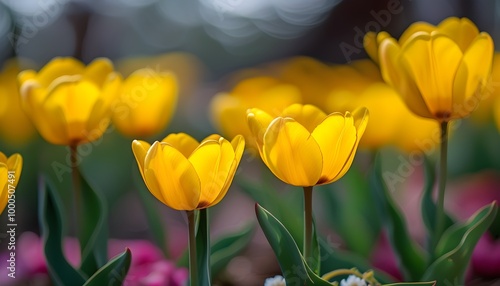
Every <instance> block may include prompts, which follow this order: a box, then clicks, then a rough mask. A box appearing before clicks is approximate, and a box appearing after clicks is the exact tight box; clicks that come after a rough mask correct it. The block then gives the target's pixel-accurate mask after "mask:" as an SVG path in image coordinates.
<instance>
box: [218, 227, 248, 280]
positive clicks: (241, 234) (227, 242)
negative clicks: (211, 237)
mask: <svg viewBox="0 0 500 286" xmlns="http://www.w3.org/2000/svg"><path fill="white" fill-rule="evenodd" d="M254 228H255V226H254V224H249V225H247V226H246V227H244V228H243V229H242V230H240V231H237V232H233V233H230V234H228V235H226V236H224V237H222V238H220V239H219V240H217V241H216V242H215V243H214V244H213V245H212V247H211V253H212V255H211V257H210V264H211V269H212V275H213V277H217V275H218V274H219V273H220V272H221V271H222V270H223V269H224V268H225V267H226V266H227V264H228V263H229V262H230V261H231V259H233V258H234V257H235V256H236V255H238V253H240V252H241V251H242V250H243V249H244V248H245V247H246V246H247V245H248V243H249V242H250V240H251V238H252V234H253V230H254Z"/></svg>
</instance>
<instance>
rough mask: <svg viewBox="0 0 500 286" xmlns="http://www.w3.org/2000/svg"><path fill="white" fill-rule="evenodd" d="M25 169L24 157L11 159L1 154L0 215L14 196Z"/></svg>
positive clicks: (18, 156) (12, 156)
mask: <svg viewBox="0 0 500 286" xmlns="http://www.w3.org/2000/svg"><path fill="white" fill-rule="evenodd" d="M22 168H23V157H21V155H19V154H17V153H16V154H13V155H11V156H10V157H9V158H7V156H5V154H4V153H2V152H0V214H1V213H2V212H3V211H4V209H5V206H7V202H8V201H9V198H10V197H11V196H12V195H13V194H14V192H15V189H16V187H17V183H18V182H19V177H20V176H21V171H22Z"/></svg>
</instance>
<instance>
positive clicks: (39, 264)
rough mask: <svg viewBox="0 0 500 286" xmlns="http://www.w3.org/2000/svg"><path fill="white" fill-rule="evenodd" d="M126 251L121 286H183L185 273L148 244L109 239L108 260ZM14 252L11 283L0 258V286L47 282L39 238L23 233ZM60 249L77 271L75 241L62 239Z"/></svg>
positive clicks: (186, 278)
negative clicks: (127, 260)
mask: <svg viewBox="0 0 500 286" xmlns="http://www.w3.org/2000/svg"><path fill="white" fill-rule="evenodd" d="M126 247H128V248H129V249H130V251H131V253H132V261H131V265H130V270H129V272H128V274H127V277H126V278H125V281H124V282H123V285H124V286H183V285H185V284H186V282H187V280H188V271H187V269H185V268H177V267H176V266H175V264H174V263H173V262H171V261H168V260H166V259H164V258H163V255H162V253H161V251H160V250H159V249H158V248H157V247H156V246H155V245H153V244H152V243H151V242H149V241H146V240H115V239H111V240H109V242H108V257H109V258H111V257H113V256H116V255H117V254H119V253H121V252H123V251H124V250H125V248H126ZM17 249H18V251H17V253H16V255H17V260H16V272H17V273H16V279H15V280H14V279H12V278H9V277H8V276H7V271H8V270H7V268H6V265H4V264H5V263H6V262H5V261H6V260H7V258H8V254H7V253H3V254H1V255H0V259H1V260H0V262H1V264H0V267H1V269H0V277H1V278H0V285H16V283H19V282H20V281H35V280H36V281H39V279H41V278H43V279H45V280H47V281H48V280H49V278H48V270H47V264H46V261H45V256H44V253H43V245H42V240H41V239H40V237H38V235H36V234H35V233H32V232H25V233H23V234H22V235H21V236H20V238H19V241H18V248H17ZM63 249H64V253H65V256H66V259H67V260H68V262H69V263H70V264H72V265H73V266H74V267H78V265H79V263H80V246H79V243H78V241H77V240H76V239H75V238H66V239H65V240H64V246H63ZM4 257H5V259H4ZM7 278H8V279H7ZM42 285H45V284H42Z"/></svg>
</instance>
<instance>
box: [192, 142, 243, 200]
mask: <svg viewBox="0 0 500 286" xmlns="http://www.w3.org/2000/svg"><path fill="white" fill-rule="evenodd" d="M189 161H190V162H191V164H192V165H193V167H194V169H195V170H196V173H197V174H198V176H199V178H200V182H201V196H200V200H199V203H198V206H197V208H206V207H209V206H210V205H212V202H214V201H215V200H216V199H217V197H218V196H219V194H220V193H221V191H222V189H223V187H224V182H225V181H226V180H227V177H228V176H229V175H230V174H229V171H230V170H231V165H232V163H233V161H234V150H233V147H232V145H231V143H229V141H227V140H226V139H224V138H220V140H219V141H213V140H206V141H204V142H203V143H201V144H200V146H199V147H198V148H197V149H196V150H195V151H194V152H193V154H191V156H190V157H189ZM225 191H227V189H226V190H225Z"/></svg>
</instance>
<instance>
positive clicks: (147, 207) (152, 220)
mask: <svg viewBox="0 0 500 286" xmlns="http://www.w3.org/2000/svg"><path fill="white" fill-rule="evenodd" d="M134 167H135V166H134ZM133 173H134V183H135V186H136V187H137V189H138V193H139V197H140V199H141V202H142V205H143V206H144V212H145V214H146V219H147V220H148V223H149V227H150V229H151V234H152V235H153V240H154V241H155V243H156V245H157V246H158V247H159V248H160V249H161V251H162V252H163V255H164V256H165V258H170V252H169V251H168V240H167V235H166V231H165V226H164V224H163V223H162V220H161V219H160V218H161V215H160V214H159V212H158V210H157V208H156V205H155V201H154V200H155V199H154V198H153V196H152V195H151V193H150V192H149V190H148V189H147V188H146V186H145V185H144V182H143V180H142V177H141V175H140V173H139V169H138V168H137V167H135V168H134V171H133Z"/></svg>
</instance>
